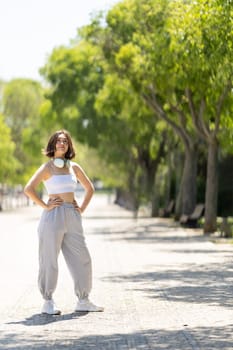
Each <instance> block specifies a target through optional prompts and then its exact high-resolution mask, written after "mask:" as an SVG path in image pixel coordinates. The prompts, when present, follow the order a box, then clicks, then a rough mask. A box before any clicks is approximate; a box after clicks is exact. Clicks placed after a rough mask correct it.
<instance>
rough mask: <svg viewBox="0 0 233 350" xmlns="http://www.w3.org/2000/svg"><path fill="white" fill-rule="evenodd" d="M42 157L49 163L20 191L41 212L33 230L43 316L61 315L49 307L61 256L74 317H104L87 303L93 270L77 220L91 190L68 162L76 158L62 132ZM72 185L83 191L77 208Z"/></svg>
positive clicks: (81, 229) (92, 305)
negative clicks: (83, 314) (43, 191)
mask: <svg viewBox="0 0 233 350" xmlns="http://www.w3.org/2000/svg"><path fill="white" fill-rule="evenodd" d="M44 153H45V155H47V156H48V157H49V158H50V160H49V161H48V162H47V163H45V164H43V165H42V166H41V167H40V168H39V169H38V170H37V171H36V172H35V174H34V175H33V176H32V177H31V179H30V180H29V181H28V183H27V184H26V186H25V189H24V192H25V194H26V195H27V196H28V197H29V198H31V199H32V201H33V202H35V203H36V204H38V205H40V206H41V207H42V208H44V211H43V213H42V216H41V219H40V222H39V227H38V234H39V276H38V284H39V289H40V292H41V294H42V296H43V298H44V305H43V307H42V313H46V314H50V315H57V314H60V313H61V311H60V310H59V309H57V307H56V305H55V303H54V301H53V293H54V291H55V288H56V285H57V278H58V255H59V252H60V250H62V253H63V255H64V258H65V261H66V263H67V266H68V268H69V270H70V273H71V275H72V278H73V281H74V289H75V294H76V295H77V297H78V302H77V305H76V308H75V311H103V308H102V307H100V306H96V305H94V304H93V303H91V302H90V301H89V299H88V297H89V293H90V291H91V286H92V266H91V258H90V254H89V251H88V249H87V246H86V243H85V238H84V235H83V228H82V220H81V214H82V213H83V212H84V210H85V209H86V207H87V205H88V203H89V202H90V200H91V197H92V195H93V192H94V187H93V184H92V183H91V181H90V179H89V178H88V177H87V175H86V174H85V172H84V171H83V169H82V168H81V167H80V166H79V165H78V164H77V163H75V162H72V161H70V160H71V159H73V158H74V157H75V151H74V148H73V144H72V140H71V137H70V134H69V133H68V132H67V131H66V130H59V131H56V132H55V133H54V134H53V135H52V136H51V137H50V139H49V141H48V144H47V147H46V149H45V151H44ZM77 180H78V181H79V182H80V183H81V185H82V186H83V187H84V189H85V196H84V199H83V201H82V204H81V205H80V206H79V205H78V204H77V202H76V200H75V197H74V191H75V189H76V186H77ZM41 182H43V183H44V186H45V187H46V190H47V192H48V196H49V199H48V202H47V203H45V202H44V201H43V200H42V199H41V198H40V197H39V196H38V194H37V192H36V188H37V186H38V185H39V184H40V183H41Z"/></svg>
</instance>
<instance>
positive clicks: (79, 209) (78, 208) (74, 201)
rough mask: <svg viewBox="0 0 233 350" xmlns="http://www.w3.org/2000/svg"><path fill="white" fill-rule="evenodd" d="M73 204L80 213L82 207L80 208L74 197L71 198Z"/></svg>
mask: <svg viewBox="0 0 233 350" xmlns="http://www.w3.org/2000/svg"><path fill="white" fill-rule="evenodd" d="M73 204H74V208H75V209H76V210H77V211H79V212H80V214H82V209H81V208H80V206H79V205H78V203H77V201H76V199H74V200H73Z"/></svg>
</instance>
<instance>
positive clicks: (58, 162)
mask: <svg viewBox="0 0 233 350" xmlns="http://www.w3.org/2000/svg"><path fill="white" fill-rule="evenodd" d="M53 164H54V165H55V166H56V167H57V168H64V167H67V168H69V167H70V160H69V159H63V158H54V159H53Z"/></svg>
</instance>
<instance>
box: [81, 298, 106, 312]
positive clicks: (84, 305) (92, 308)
mask: <svg viewBox="0 0 233 350" xmlns="http://www.w3.org/2000/svg"><path fill="white" fill-rule="evenodd" d="M75 311H88V312H102V311H104V308H103V307H102V306H97V305H95V304H93V303H92V302H91V301H90V300H89V299H82V300H79V301H78V302H77V305H76V308H75Z"/></svg>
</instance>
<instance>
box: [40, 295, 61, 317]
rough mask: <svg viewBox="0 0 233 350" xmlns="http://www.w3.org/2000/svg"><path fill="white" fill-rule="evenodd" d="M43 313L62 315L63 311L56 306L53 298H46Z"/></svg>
mask: <svg viewBox="0 0 233 350" xmlns="http://www.w3.org/2000/svg"><path fill="white" fill-rule="evenodd" d="M41 313H42V314H48V315H60V313H61V311H60V310H59V309H58V308H57V307H56V305H55V303H54V301H53V299H50V300H45V302H44V305H43V307H42V310H41Z"/></svg>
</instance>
